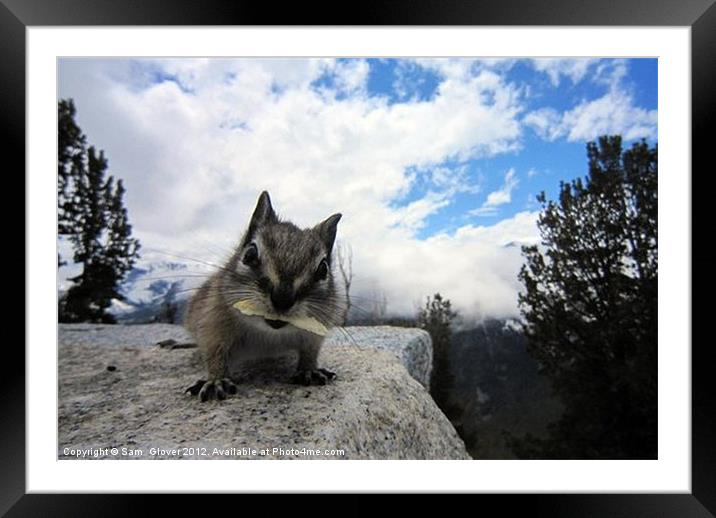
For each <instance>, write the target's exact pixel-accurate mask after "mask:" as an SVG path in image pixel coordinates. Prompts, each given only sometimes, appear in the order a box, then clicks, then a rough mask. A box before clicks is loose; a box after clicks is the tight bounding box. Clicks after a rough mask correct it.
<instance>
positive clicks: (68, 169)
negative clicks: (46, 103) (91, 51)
mask: <svg viewBox="0 0 716 518" xmlns="http://www.w3.org/2000/svg"><path fill="white" fill-rule="evenodd" d="M75 113H76V110H75V104H74V102H73V101H72V99H68V100H61V101H60V102H59V103H58V129H59V131H58V139H57V144H58V160H57V233H58V234H59V235H61V236H62V235H65V236H67V235H72V234H73V233H74V231H75V228H76V227H77V224H78V221H77V219H78V214H77V212H78V208H79V207H78V201H79V200H77V199H76V197H75V195H76V194H77V192H76V187H77V183H78V182H80V181H82V177H83V175H84V172H85V158H86V152H87V139H86V137H85V136H84V134H83V133H82V130H80V128H79V126H77V124H76V123H75ZM63 264H64V262H63V261H62V259H61V258H59V257H58V266H62V265H63Z"/></svg>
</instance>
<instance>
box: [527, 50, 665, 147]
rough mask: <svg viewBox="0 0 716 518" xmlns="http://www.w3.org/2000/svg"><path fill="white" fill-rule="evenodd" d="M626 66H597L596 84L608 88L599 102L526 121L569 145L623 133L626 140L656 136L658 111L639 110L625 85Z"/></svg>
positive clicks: (545, 110)
mask: <svg viewBox="0 0 716 518" xmlns="http://www.w3.org/2000/svg"><path fill="white" fill-rule="evenodd" d="M626 74H627V65H626V62H624V61H623V60H613V61H608V62H604V63H600V64H599V65H597V66H596V72H595V75H594V82H595V83H598V84H602V85H606V86H607V92H606V93H605V94H604V95H603V96H602V97H599V98H597V99H593V100H583V101H581V102H580V103H579V104H577V105H576V106H575V107H574V108H572V109H571V110H567V111H565V112H564V113H559V112H557V111H556V110H554V109H553V108H540V109H537V110H534V111H531V112H529V113H528V114H527V115H525V117H524V118H523V122H524V123H525V124H526V125H528V126H530V127H532V129H533V130H534V131H535V133H537V135H539V136H540V137H541V138H543V139H545V140H549V141H553V140H556V139H558V138H566V139H567V140H568V141H570V142H580V141H587V140H595V139H596V138H597V137H599V136H600V135H605V134H610V135H614V134H620V135H622V137H623V138H624V139H625V140H635V139H639V138H652V139H655V138H656V137H657V120H658V112H657V110H647V109H644V108H640V107H638V106H636V105H635V103H634V96H633V95H632V93H631V92H630V90H629V88H628V86H626V85H625V84H624V78H625V76H626Z"/></svg>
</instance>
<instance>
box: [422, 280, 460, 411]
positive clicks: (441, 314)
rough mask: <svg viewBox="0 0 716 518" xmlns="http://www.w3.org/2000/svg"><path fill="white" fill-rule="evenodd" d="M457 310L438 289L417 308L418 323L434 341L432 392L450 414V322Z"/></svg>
mask: <svg viewBox="0 0 716 518" xmlns="http://www.w3.org/2000/svg"><path fill="white" fill-rule="evenodd" d="M456 316H457V313H456V312H455V311H453V310H452V306H451V304H450V300H449V299H443V297H442V295H440V294H439V293H436V294H435V295H434V296H433V297H432V298H431V297H428V298H427V299H426V301H425V306H424V307H423V308H421V309H420V310H419V312H418V326H419V327H420V328H422V329H425V330H426V331H427V332H428V333H429V334H430V338H431V340H432V342H433V370H432V373H431V375H430V393H431V395H432V396H433V399H434V400H435V402H436V403H437V404H438V406H439V407H440V408H442V409H443V411H445V413H446V414H447V415H448V417H451V411H450V404H449V395H450V392H451V389H452V385H453V383H452V382H453V378H452V374H451V372H450V359H449V352H450V341H451V339H452V330H451V328H450V325H451V323H452V321H453V319H454V318H455V317H456Z"/></svg>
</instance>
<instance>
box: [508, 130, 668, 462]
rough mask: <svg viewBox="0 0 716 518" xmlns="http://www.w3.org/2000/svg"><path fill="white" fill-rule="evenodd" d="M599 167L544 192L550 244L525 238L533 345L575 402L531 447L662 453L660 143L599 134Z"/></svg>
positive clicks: (539, 451) (573, 454)
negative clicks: (554, 194) (625, 143)
mask: <svg viewBox="0 0 716 518" xmlns="http://www.w3.org/2000/svg"><path fill="white" fill-rule="evenodd" d="M587 154H588V159H589V174H588V176H587V177H586V178H585V179H584V181H582V180H581V179H577V180H574V181H572V182H571V183H562V184H561V186H560V194H559V200H558V202H555V201H551V200H550V201H548V200H547V198H546V196H545V194H544V193H542V194H540V196H539V197H538V199H539V201H540V203H541V204H542V212H541V214H540V217H539V221H538V227H539V230H540V234H541V238H542V239H541V241H542V243H541V246H529V247H523V254H524V255H525V257H526V264H525V265H524V266H523V268H522V270H521V272H520V279H521V281H522V282H523V284H524V287H525V291H524V292H523V293H522V294H521V295H520V305H521V308H522V313H523V316H524V318H525V321H526V327H525V331H526V336H527V338H528V350H529V352H530V353H531V354H532V355H533V356H534V357H535V358H536V359H537V360H538V361H539V363H540V365H541V368H542V369H543V370H544V372H545V373H546V374H547V375H548V376H549V377H550V379H551V380H552V384H553V387H554V390H555V391H556V392H557V394H558V395H559V396H560V398H561V399H562V401H563V402H564V405H565V411H564V415H563V417H562V418H561V420H559V421H558V422H557V423H554V424H553V425H552V426H551V428H550V435H549V437H548V438H547V439H536V438H534V437H527V438H525V439H523V440H513V448H514V449H515V451H516V453H517V454H518V455H520V456H522V457H537V458H656V453H657V421H656V418H657V398H656V396H657V383H656V382H657V273H658V263H657V158H658V153H657V148H656V147H653V148H651V147H649V146H648V145H647V144H646V142H644V141H642V142H640V143H637V144H634V145H633V146H632V148H631V149H629V150H627V151H622V144H621V138H620V137H618V136H613V137H602V138H600V139H599V143H598V144H597V143H594V142H591V143H589V144H588V145H587Z"/></svg>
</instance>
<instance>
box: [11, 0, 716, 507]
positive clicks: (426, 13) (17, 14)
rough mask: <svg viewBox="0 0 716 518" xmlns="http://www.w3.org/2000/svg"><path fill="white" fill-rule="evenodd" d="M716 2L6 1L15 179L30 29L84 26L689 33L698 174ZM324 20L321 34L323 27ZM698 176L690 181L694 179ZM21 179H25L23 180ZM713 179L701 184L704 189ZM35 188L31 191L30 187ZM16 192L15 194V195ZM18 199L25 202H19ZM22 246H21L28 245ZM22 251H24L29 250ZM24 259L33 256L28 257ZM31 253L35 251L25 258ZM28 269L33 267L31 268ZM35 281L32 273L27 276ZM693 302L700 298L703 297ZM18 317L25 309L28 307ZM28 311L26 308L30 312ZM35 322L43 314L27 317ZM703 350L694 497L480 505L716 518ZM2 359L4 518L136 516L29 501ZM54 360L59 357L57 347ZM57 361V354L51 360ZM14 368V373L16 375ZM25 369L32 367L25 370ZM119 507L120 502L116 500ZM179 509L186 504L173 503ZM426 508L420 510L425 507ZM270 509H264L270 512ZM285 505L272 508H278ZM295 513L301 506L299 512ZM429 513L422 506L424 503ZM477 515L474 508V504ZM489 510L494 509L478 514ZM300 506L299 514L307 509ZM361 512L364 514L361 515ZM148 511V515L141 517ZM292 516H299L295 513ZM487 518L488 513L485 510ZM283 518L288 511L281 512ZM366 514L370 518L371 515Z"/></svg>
mask: <svg viewBox="0 0 716 518" xmlns="http://www.w3.org/2000/svg"><path fill="white" fill-rule="evenodd" d="M713 4H714V0H653V1H651V2H643V1H642V0H618V1H617V0H607V1H605V0H600V1H589V0H540V1H533V2H527V1H520V0H487V1H485V0H483V1H481V2H469V1H467V0H442V1H441V2H435V1H430V0H420V1H417V0H412V1H409V0H406V1H392V2H384V3H382V4H368V3H365V4H356V6H357V8H356V9H342V8H341V6H340V5H339V3H335V4H332V6H327V7H324V6H321V4H315V5H312V6H309V5H306V4H305V3H295V4H292V3H288V2H286V3H283V5H282V6H281V8H280V9H277V8H276V6H273V5H271V4H267V3H260V2H258V3H257V2H246V1H243V0H234V1H221V0H216V1H210V0H204V1H203V2H195V1H192V0H144V1H142V2H135V1H125V2H118V1H116V0H115V1H110V0H0V56H1V59H0V99H1V102H2V104H0V107H1V110H0V118H1V120H2V126H1V129H0V131H2V137H3V138H2V142H3V143H4V144H5V146H6V147H5V156H6V164H7V157H10V156H13V157H14V158H15V160H14V161H13V162H12V163H14V164H15V166H14V169H13V170H14V171H19V170H22V171H24V170H25V151H24V150H25V146H24V142H25V58H26V54H25V53H26V47H25V45H26V39H25V29H26V28H27V27H28V26H48V25H53V26H63V25H71V26H83V25H158V26H161V25H288V24H290V25H318V24H325V25H338V26H340V25H463V26H464V25H510V26H521V25H557V26H563V25H577V26H689V27H691V44H692V47H691V50H692V62H691V70H692V171H693V170H696V169H702V170H703V172H704V173H706V172H707V171H708V170H712V169H713V166H712V164H711V163H709V164H708V166H707V159H708V151H707V138H709V137H707V135H710V134H711V131H709V130H710V129H711V130H713V129H714V120H716V113H715V110H714V108H715V107H716V96H714V93H713V92H714V86H713V85H715V84H716V6H714V5H713ZM319 20H320V23H319ZM685 174H688V172H685ZM14 176H15V177H16V178H17V177H20V175H14ZM691 178H692V201H693V205H692V222H693V227H692V238H693V237H696V236H699V237H701V238H702V240H703V239H704V238H706V239H708V236H709V234H708V233H706V232H705V231H704V232H702V233H698V229H699V228H700V226H704V227H705V225H708V222H709V219H707V216H705V215H702V217H698V215H697V213H696V212H695V211H694V206H696V205H698V206H700V207H704V204H702V203H699V204H696V203H695V202H696V198H698V197H699V196H701V197H703V196H706V195H707V194H706V193H707V192H708V189H703V188H702V189H694V188H693V179H694V175H693V173H691ZM704 181H705V180H701V179H699V180H698V181H697V183H696V184H697V185H699V184H701V183H702V182H704ZM23 189H24V182H23ZM6 192H7V191H6ZM15 192H17V191H15ZM17 242H18V243H19V241H17ZM18 249H19V246H18ZM23 249H24V248H23ZM23 253H24V252H23ZM691 253H692V278H693V276H694V274H695V273H697V272H698V273H700V274H701V275H700V276H699V283H698V286H699V288H700V290H701V291H705V290H707V289H708V288H709V287H710V285H711V284H712V283H711V282H709V280H708V279H709V275H708V274H707V273H705V266H706V264H705V260H704V259H703V258H702V259H699V260H694V258H693V247H692V250H691ZM24 259H25V264H27V259H28V258H27V257H25V258H24ZM25 274H26V276H27V275H28V274H29V272H28V271H27V269H26V271H25ZM692 297H693V292H692ZM17 307H19V305H17ZM22 307H23V308H25V305H24V304H23V306H22ZM709 309H710V308H709V305H708V304H704V305H699V304H697V303H695V302H692V317H691V318H692V322H693V324H694V326H693V327H692V332H693V329H694V328H695V327H696V326H695V324H698V327H701V328H703V327H704V324H703V322H705V321H708V320H707V318H708V317H707V315H706V311H707V310H709ZM25 310H26V311H32V308H31V307H27V308H26V309H25ZM694 336H695V335H694ZM692 342H693V343H692V344H673V346H676V347H689V346H692V492H691V493H690V494H604V495H594V494H590V495H555V494H530V495H481V499H482V501H483V502H485V503H488V502H489V503H490V504H493V503H495V504H497V505H498V506H499V508H500V510H501V512H502V513H504V512H507V513H508V514H510V511H511V510H513V509H514V508H515V506H524V505H525V504H527V505H528V506H529V512H530V513H531V514H537V515H541V514H546V515H549V516H579V517H591V516H610V517H617V516H624V517H630V518H633V517H639V516H649V517H652V516H679V517H681V516H694V517H696V516H699V517H700V516H704V517H706V516H714V514H716V440H714V439H713V438H714V437H716V405H714V403H713V402H712V400H711V398H710V395H711V394H712V393H713V388H714V379H715V378H716V377H715V376H714V375H713V374H712V373H711V370H712V367H711V365H712V363H711V362H709V361H707V355H708V348H709V344H708V342H707V341H705V340H693V341H692ZM14 345H15V347H8V346H7V345H6V346H5V347H4V348H3V349H4V350H3V359H2V360H1V361H2V363H1V364H2V365H4V366H6V368H5V372H4V375H3V376H1V377H0V384H1V387H2V390H0V404H1V410H2V411H1V412H0V423H2V426H1V427H0V438H1V439H0V466H2V467H1V468H0V514H4V513H6V512H7V515H8V516H28V515H29V516H35V515H43V516H45V515H47V516H65V515H67V516H83V515H94V514H101V515H103V516H114V515H117V516H119V515H122V516H125V515H127V514H128V513H130V512H131V513H135V512H136V510H137V506H139V502H138V499H139V498H141V496H137V495H123V496H121V497H119V496H106V495H34V494H33V495H28V494H25V475H26V471H25V368H24V367H25V355H24V351H23V350H22V349H20V348H19V347H17V343H15V344H14ZM48 349H52V348H51V347H50V346H49V345H48ZM49 354H52V353H49ZM8 366H14V367H13V368H8ZM19 366H22V367H19ZM108 499H111V501H108ZM174 500H175V501H176V499H174ZM416 500H417V501H419V500H420V499H416ZM259 505H264V504H259ZM273 505H275V504H273V503H272V506H273ZM291 505H292V506H295V503H294V504H291ZM419 505H420V504H419ZM472 505H475V504H471V506H472ZM477 505H483V504H477ZM299 506H300V504H299ZM348 507H349V508H352V509H353V512H354V513H359V511H360V508H361V505H360V504H356V505H350V506H348ZM140 508H141V507H140ZM292 509H293V507H292ZM476 510H477V509H476ZM272 511H273V512H276V513H278V512H280V510H279V509H278V508H276V507H272ZM360 514H363V513H362V512H361V513H360Z"/></svg>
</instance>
